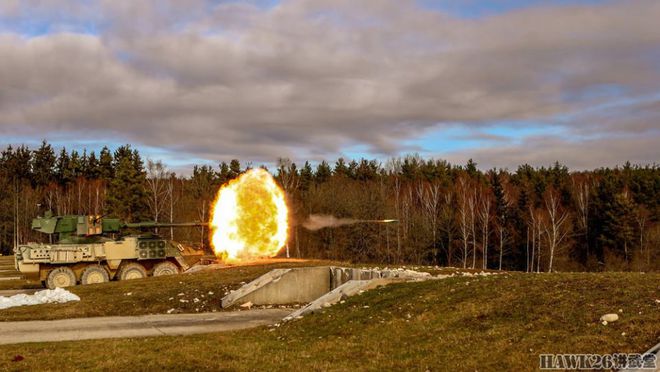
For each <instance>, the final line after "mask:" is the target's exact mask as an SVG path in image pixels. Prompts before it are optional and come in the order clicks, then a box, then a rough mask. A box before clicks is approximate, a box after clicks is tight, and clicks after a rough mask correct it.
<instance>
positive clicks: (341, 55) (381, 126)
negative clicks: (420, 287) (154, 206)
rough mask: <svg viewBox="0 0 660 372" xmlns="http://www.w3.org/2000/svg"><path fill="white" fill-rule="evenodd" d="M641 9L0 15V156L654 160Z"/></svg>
mask: <svg viewBox="0 0 660 372" xmlns="http://www.w3.org/2000/svg"><path fill="white" fill-rule="evenodd" d="M658 19H660V1H657V0H647V1H644V0H625V1H597V0H573V1H570V0H557V1H541V0H501V1H478V0H454V1H450V0H360V1H354V0H282V1H276V0H250V1H223V0H188V1H175V0H142V1H134V0H81V1H73V0H72V1H63V0H0V146H2V147H5V146H7V145H9V144H12V145H18V144H26V145H28V146H31V147H36V146H38V145H39V143H40V142H41V141H42V140H44V139H45V140H47V141H49V142H51V143H52V144H54V145H55V146H56V147H58V148H60V147H66V148H67V149H78V150H82V149H84V148H86V149H88V150H97V151H98V150H99V149H100V148H101V147H103V146H105V145H107V146H109V147H110V148H116V147H117V146H120V145H122V144H131V145H132V146H134V147H135V148H138V149H140V151H141V153H143V155H144V156H145V157H147V158H152V159H155V160H157V159H160V160H163V161H164V162H165V163H166V164H168V165H169V166H170V168H171V169H173V170H176V171H178V172H179V173H184V174H185V173H189V172H190V169H191V167H192V164H209V165H217V164H218V163H219V162H220V161H229V160H230V159H232V158H238V159H241V160H242V161H244V162H250V163H252V164H273V163H274V162H275V161H276V160H277V159H278V158H282V157H284V158H290V159H292V160H293V161H296V162H304V161H305V160H309V161H312V162H314V163H315V162H319V161H320V160H324V159H325V160H329V161H334V160H335V159H336V158H338V157H346V158H360V157H365V158H369V159H372V158H375V159H379V160H381V161H383V162H385V161H386V160H387V159H388V158H391V157H397V156H403V155H405V154H411V153H419V154H420V155H422V156H424V157H433V158H441V159H446V160H449V161H450V162H452V163H458V164H464V163H465V162H466V161H467V160H468V159H470V158H472V159H474V161H476V162H477V164H478V165H479V167H480V168H482V169H487V168H491V167H500V168H509V169H515V168H516V167H517V166H518V165H519V164H523V163H527V164H531V165H534V166H543V165H549V164H552V163H554V162H555V161H559V162H561V163H563V164H565V165H567V166H569V167H571V168H575V169H591V168H597V167H602V166H616V165H620V164H623V163H625V162H626V161H630V162H632V163H637V164H654V163H656V164H657V163H660V27H658Z"/></svg>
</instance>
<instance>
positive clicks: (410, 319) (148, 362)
mask: <svg viewBox="0 0 660 372" xmlns="http://www.w3.org/2000/svg"><path fill="white" fill-rule="evenodd" d="M253 270H254V271H253ZM259 270H262V271H266V270H267V268H236V269H232V271H228V272H222V271H221V272H214V273H204V274H199V275H198V276H195V275H190V276H189V278H185V276H184V277H182V279H181V284H180V286H179V287H176V288H177V289H175V288H171V289H163V288H160V286H159V285H158V283H159V282H158V281H157V280H155V279H154V280H153V284H152V283H151V282H149V281H145V282H144V283H138V282H136V283H114V284H108V285H107V286H109V287H108V288H111V287H110V286H113V285H114V286H118V287H117V289H119V288H121V290H120V291H133V293H134V294H133V296H136V295H137V293H138V289H141V290H143V291H145V292H148V293H151V295H150V296H148V295H143V297H140V300H139V301H137V300H136V298H131V297H132V296H126V297H127V298H126V299H125V301H126V302H125V303H123V304H113V305H112V306H113V308H115V309H116V311H117V312H118V313H122V314H127V313H137V312H140V311H139V310H138V309H137V307H139V306H153V308H154V310H156V309H158V310H162V309H165V308H166V307H168V305H167V304H168V303H167V301H166V300H167V298H165V304H163V305H152V304H151V301H153V302H156V303H160V302H161V297H167V296H169V295H170V294H171V293H174V292H176V291H180V292H183V293H195V290H196V289H197V290H199V291H200V292H203V291H209V290H210V291H216V293H217V291H220V290H222V289H219V287H222V286H223V285H225V286H227V284H222V285H219V284H218V283H219V282H220V281H222V280H225V279H228V280H229V279H230V281H231V282H232V283H236V282H239V281H240V280H243V279H247V278H248V277H249V276H253V275H254V274H256V271H259ZM225 275H228V277H225ZM197 278H198V279H200V280H199V281H195V282H193V281H192V280H193V279H197ZM138 284H141V285H142V286H143V287H142V288H137V287H131V286H133V285H138ZM125 285H129V287H123V286H125ZM659 285H660V274H638V273H600V274H587V273H575V274H572V273H570V274H569V273H566V274H563V273H562V274H522V273H510V274H502V275H494V276H488V277H454V278H449V279H444V280H439V281H427V282H420V283H406V284H394V285H390V286H388V287H385V288H379V289H376V290H373V291H369V292H365V293H364V294H362V295H360V296H356V297H353V298H350V299H348V300H347V301H346V302H345V303H344V304H340V305H336V306H334V307H331V308H329V309H326V310H324V312H323V313H318V314H314V315H310V316H307V317H305V318H303V319H301V320H298V321H294V322H291V323H287V324H282V325H281V326H279V327H262V328H258V329H252V330H246V331H239V332H231V333H222V334H207V335H195V336H186V337H160V338H144V339H123V340H96V341H78V342H62V343H43V344H39V343H35V344H22V345H9V346H2V347H0V369H3V370H4V369H8V370H13V369H16V370H20V369H25V370H35V369H36V370H44V369H46V370H48V369H63V368H64V369H74V370H85V369H94V370H98V369H100V370H120V369H140V370H163V369H166V370H271V369H272V370H291V369H292V368H297V369H300V370H338V371H339V370H348V369H354V370H420V371H425V370H431V371H438V370H440V371H441V370H466V371H467V370H469V371H473V370H480V371H491V370H492V371H504V370H516V371H526V370H536V369H537V366H538V355H539V354H540V353H615V352H643V351H645V350H647V349H648V348H650V347H651V346H653V345H654V344H656V343H657V342H659V341H660V339H659V338H660V323H658V319H660V304H658V303H657V301H656V300H658V299H660V292H659V289H660V288H659ZM99 288H100V286H99ZM225 288H227V287H225ZM87 290H88V289H83V288H80V289H79V291H87ZM89 290H90V291H91V289H89ZM152 291H155V293H154V292H152ZM165 292H167V293H168V294H165ZM86 295H90V296H91V295H92V292H87V293H86ZM149 297H150V298H151V300H150V299H149ZM93 300H94V301H101V302H102V301H105V300H103V299H102V298H98V297H96V298H94V299H93ZM83 301H92V299H89V300H87V299H84V300H83ZM104 304H105V303H104ZM106 305H108V304H105V305H104V306H106ZM67 306H80V307H79V309H85V310H84V311H85V312H86V314H85V315H94V314H93V310H92V308H91V305H90V304H83V303H81V304H80V305H53V307H49V308H47V307H45V306H44V307H42V308H41V312H58V311H61V310H59V309H57V308H56V307H67ZM36 308H37V307H35V309H36ZM20 310H22V311H30V312H32V311H33V310H32V309H30V310H28V309H27V308H23V309H20ZM619 310H621V311H619ZM68 311H71V312H72V314H71V315H76V316H78V315H80V314H73V311H75V310H74V308H70V309H69V310H68ZM610 312H617V313H619V316H620V320H619V321H618V322H615V323H610V324H608V325H607V326H604V325H602V324H600V322H599V318H600V316H601V315H603V314H605V313H610ZM60 314H61V313H60ZM35 315H37V314H36V313H32V316H35ZM3 316H5V315H3ZM12 317H13V318H20V316H19V315H18V314H17V313H13V315H12ZM40 317H42V318H48V317H49V316H48V315H45V314H42V315H41V316H40ZM16 356H20V358H16ZM21 358H24V359H23V360H21V361H16V362H13V361H12V360H13V359H21Z"/></svg>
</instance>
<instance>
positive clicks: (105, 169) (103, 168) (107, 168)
mask: <svg viewBox="0 0 660 372" xmlns="http://www.w3.org/2000/svg"><path fill="white" fill-rule="evenodd" d="M113 163H114V160H113V159H112V154H111V153H110V150H109V149H108V147H103V149H101V153H100V154H99V178H101V179H102V180H106V181H109V180H110V179H112V178H113V177H114V176H115V168H114V165H113Z"/></svg>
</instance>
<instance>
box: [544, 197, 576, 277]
mask: <svg viewBox="0 0 660 372" xmlns="http://www.w3.org/2000/svg"><path fill="white" fill-rule="evenodd" d="M544 199H545V208H546V212H547V216H548V219H547V220H548V224H547V226H546V227H545V233H546V235H547V238H548V249H549V250H550V257H549V260H550V261H549V263H548V272H552V263H553V261H554V258H555V252H556V250H557V248H558V247H559V245H560V244H561V243H562V242H563V241H564V239H565V238H566V236H567V235H568V233H569V231H570V229H568V225H567V223H566V222H567V221H568V216H569V215H568V212H567V211H566V210H564V209H563V208H561V205H560V203H559V196H558V195H557V193H556V192H554V191H553V190H548V192H547V193H546V195H545V198H544Z"/></svg>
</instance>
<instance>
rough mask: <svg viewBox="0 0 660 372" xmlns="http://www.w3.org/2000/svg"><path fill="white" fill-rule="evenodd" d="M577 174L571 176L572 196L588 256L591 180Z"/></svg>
mask: <svg viewBox="0 0 660 372" xmlns="http://www.w3.org/2000/svg"><path fill="white" fill-rule="evenodd" d="M578 177H579V176H578V175H576V176H574V177H573V178H572V182H573V198H574V199H575V205H576V206H577V208H576V212H577V225H578V228H579V230H580V232H581V234H582V235H583V236H584V237H585V239H584V242H585V244H586V249H587V252H586V253H587V257H589V239H588V238H587V237H588V235H589V203H590V195H591V189H592V185H591V181H590V179H589V177H588V176H586V177H579V178H578Z"/></svg>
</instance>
